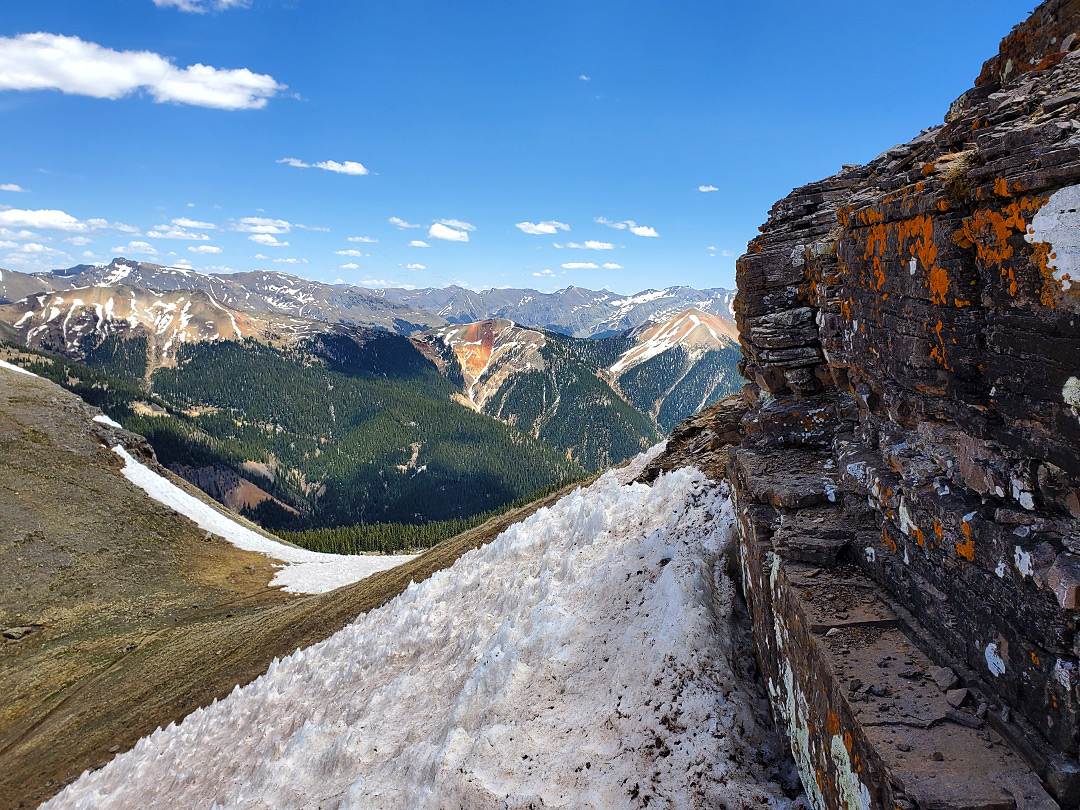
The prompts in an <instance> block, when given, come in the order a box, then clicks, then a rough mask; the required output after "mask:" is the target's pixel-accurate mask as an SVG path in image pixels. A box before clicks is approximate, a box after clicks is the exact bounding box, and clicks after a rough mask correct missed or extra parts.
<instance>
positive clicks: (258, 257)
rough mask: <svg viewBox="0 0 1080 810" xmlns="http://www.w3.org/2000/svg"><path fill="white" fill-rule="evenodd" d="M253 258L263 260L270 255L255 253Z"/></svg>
mask: <svg viewBox="0 0 1080 810" xmlns="http://www.w3.org/2000/svg"><path fill="white" fill-rule="evenodd" d="M255 258H256V259H262V260H264V261H265V260H266V259H269V258H270V257H269V256H267V255H266V254H265V253H256V254H255Z"/></svg>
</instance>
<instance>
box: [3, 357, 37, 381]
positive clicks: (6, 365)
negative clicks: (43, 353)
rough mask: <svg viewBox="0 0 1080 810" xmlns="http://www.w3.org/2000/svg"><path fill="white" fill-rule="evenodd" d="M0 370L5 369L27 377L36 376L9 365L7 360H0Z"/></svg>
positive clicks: (23, 369)
mask: <svg viewBox="0 0 1080 810" xmlns="http://www.w3.org/2000/svg"><path fill="white" fill-rule="evenodd" d="M0 368H6V369H7V370H8V371H17V372H19V373H20V374H25V375H26V376H27V377H36V376H37V374H35V373H34V372H32V371H27V370H26V369H25V368H22V367H21V366H17V365H15V364H14V363H9V362H8V361H7V360H0Z"/></svg>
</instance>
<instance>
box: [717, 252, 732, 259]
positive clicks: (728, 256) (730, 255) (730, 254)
mask: <svg viewBox="0 0 1080 810" xmlns="http://www.w3.org/2000/svg"><path fill="white" fill-rule="evenodd" d="M720 255H721V256H723V257H724V258H727V259H730V258H731V257H732V256H734V255H735V253H734V252H733V251H730V250H721V251H720Z"/></svg>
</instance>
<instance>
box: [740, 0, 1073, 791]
mask: <svg viewBox="0 0 1080 810" xmlns="http://www.w3.org/2000/svg"><path fill="white" fill-rule="evenodd" d="M1078 34H1080V0H1050V2H1047V3H1044V4H1043V5H1042V6H1040V7H1039V8H1038V9H1037V10H1036V11H1035V12H1034V13H1033V16H1032V17H1031V19H1029V20H1028V21H1027V22H1026V23H1025V24H1023V25H1021V26H1018V27H1017V28H1016V29H1015V30H1014V31H1013V32H1012V33H1011V34H1010V35H1009V36H1008V37H1006V39H1005V40H1004V41H1003V43H1002V46H1001V52H1000V54H999V55H998V56H997V57H995V58H994V59H991V60H990V61H989V62H988V63H987V64H986V66H985V68H984V69H983V71H982V74H981V75H980V77H979V79H978V81H977V84H976V86H975V87H974V88H973V89H972V90H970V91H969V92H967V93H966V94H965V95H964V96H963V97H961V98H960V99H958V100H957V102H956V103H954V104H953V106H952V108H951V109H950V111H949V113H948V116H947V118H946V122H945V124H944V125H942V126H939V127H935V128H933V129H930V130H926V131H924V132H923V133H922V134H920V135H919V136H918V137H917V138H915V139H914V140H913V141H911V142H910V143H908V144H904V145H902V146H896V147H894V148H892V149H889V150H888V151H887V152H885V153H884V154H882V155H881V156H880V157H878V158H877V159H876V160H874V161H873V162H872V163H870V164H868V165H867V166H861V167H850V166H849V167H845V168H844V170H843V171H841V172H840V173H839V174H837V175H835V176H834V177H831V178H828V179H827V180H823V181H821V182H819V183H814V184H811V185H809V186H806V187H804V188H801V189H798V190H796V191H794V192H793V193H792V194H791V195H790V196H788V197H787V198H786V199H784V200H782V201H781V202H779V203H777V204H776V206H775V207H774V208H773V209H772V212H771V217H770V219H769V221H768V222H767V223H766V225H764V226H763V227H762V229H761V230H762V233H761V235H760V236H759V237H758V238H757V239H755V240H754V241H753V242H751V243H750V245H749V250H748V253H747V254H746V255H745V256H743V257H742V258H741V259H740V260H739V263H738V285H739V294H738V298H737V299H736V302H735V312H736V318H737V321H738V325H739V329H740V335H741V344H742V349H743V355H744V360H743V363H742V368H741V370H742V371H743V372H744V374H745V376H747V377H748V378H749V379H751V380H753V385H752V386H750V387H749V389H748V391H747V392H746V394H745V396H747V397H748V398H749V400H750V406H749V410H748V411H747V413H746V415H745V416H743V417H742V420H741V424H742V436H741V446H739V447H737V448H733V449H730V450H729V451H728V452H729V453H730V460H729V462H728V465H727V472H728V477H729V480H730V481H731V483H732V490H733V492H734V498H735V502H736V506H737V513H738V516H739V521H740V556H741V562H742V569H743V570H742V576H743V584H744V590H745V593H746V597H747V601H748V604H749V606H750V608H751V612H752V614H753V617H754V620H755V640H756V644H757V650H758V655H759V659H760V663H761V667H762V670H763V672H764V673H765V676H766V679H767V682H768V686H769V689H770V693H771V696H772V699H773V703H774V708H775V709H776V713H777V716H778V719H779V720H780V722H781V723H782V725H783V726H784V727H785V728H786V730H787V732H788V734H789V737H790V739H791V741H792V750H793V753H794V755H795V758H796V761H797V763H798V765H799V767H800V771H801V773H802V776H803V781H804V784H805V786H806V788H807V791H808V794H809V795H810V797H811V800H812V802H813V803H814V804H815V805H816V806H818V807H828V808H843V807H847V808H849V810H850V808H855V807H863V808H871V807H872V808H886V807H887V808H894V807H902V808H911V807H920V808H929V807H957V808H959V807H980V808H983V807H985V808H990V807H994V808H998V807H1054V806H1058V805H1060V806H1064V807H1076V806H1078V804H1080V768H1078V764H1077V762H1078V740H1080V660H1078V656H1080V638H1078V637H1077V634H1076V625H1077V618H1078V613H1077V609H1078V607H1080V214H1078V209H1080V109H1078V102H1080V51H1078V50H1076V49H1077V48H1080V41H1078V40H1080V37H1078ZM1036 777H1037V778H1036Z"/></svg>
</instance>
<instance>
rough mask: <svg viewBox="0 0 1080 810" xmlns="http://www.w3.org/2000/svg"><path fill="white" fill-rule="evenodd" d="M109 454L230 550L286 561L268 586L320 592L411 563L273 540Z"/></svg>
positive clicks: (126, 458) (398, 556)
mask: <svg viewBox="0 0 1080 810" xmlns="http://www.w3.org/2000/svg"><path fill="white" fill-rule="evenodd" d="M113 450H114V451H115V452H116V453H118V454H119V455H120V456H122V457H123V459H124V462H125V463H124V469H123V473H124V477H125V478H127V479H128V480H129V481H131V482H132V483H133V484H135V485H136V486H137V487H139V488H140V489H142V490H143V491H144V492H146V494H147V495H149V496H150V497H151V498H153V499H154V500H155V501H159V502H161V503H163V504H165V505H166V506H168V507H170V508H172V509H175V510H176V511H177V512H179V513H181V514H182V515H187V516H188V517H189V518H191V519H192V520H193V521H195V523H196V524H197V525H198V526H199V527H200V528H202V529H206V530H207V531H209V532H213V533H214V534H220V535H221V536H222V537H224V538H225V539H226V540H228V541H229V542H230V543H232V544H233V545H234V546H237V547H239V548H242V549H244V550H245V551H257V552H259V553H260V554H265V555H266V556H267V557H273V558H274V559H275V560H281V561H282V562H283V563H285V564H286V565H285V567H284V568H282V569H281V570H280V571H278V572H277V573H276V574H275V575H274V579H273V580H272V581H271V582H270V584H271V585H281V586H283V588H282V589H283V590H286V591H288V592H290V593H325V592H326V591H332V590H334V589H335V588H340V587H341V586H342V585H349V584H351V583H353V582H359V581H360V580H361V579H364V578H365V577H370V576H371V575H372V574H377V573H378V572H379V571H385V570H387V569H389V568H393V567H394V566H396V565H401V564H402V563H403V562H407V561H408V560H411V559H413V556H412V555H408V554H391V555H373V554H357V555H347V554H322V553H320V552H317V551H308V550H307V549H303V548H297V547H296V546H287V545H285V544H284V543H278V542H275V541H273V540H271V539H270V538H268V537H266V536H265V535H262V534H259V533H258V532H256V531H253V530H251V529H249V528H247V527H246V526H243V525H241V524H239V523H237V522H236V521H235V520H233V519H231V518H230V517H228V516H227V515H225V514H223V513H221V512H219V511H217V510H216V509H214V508H213V507H212V506H209V505H208V504H205V503H203V502H202V501H200V500H199V499H198V498H196V497H195V496H194V495H189V494H188V493H186V492H184V490H182V489H181V488H180V487H178V486H176V484H174V483H173V482H172V481H169V480H168V479H166V478H163V477H162V476H160V475H158V474H157V473H156V472H154V471H153V470H151V469H150V468H149V467H147V466H146V465H144V464H141V463H139V462H138V461H136V460H135V459H134V458H132V457H131V454H130V453H128V451H127V450H125V449H124V447H123V445H119V444H118V445H116V447H114V448H113Z"/></svg>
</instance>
